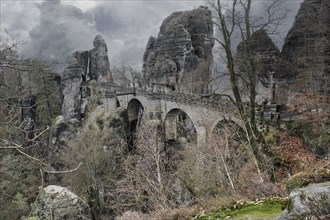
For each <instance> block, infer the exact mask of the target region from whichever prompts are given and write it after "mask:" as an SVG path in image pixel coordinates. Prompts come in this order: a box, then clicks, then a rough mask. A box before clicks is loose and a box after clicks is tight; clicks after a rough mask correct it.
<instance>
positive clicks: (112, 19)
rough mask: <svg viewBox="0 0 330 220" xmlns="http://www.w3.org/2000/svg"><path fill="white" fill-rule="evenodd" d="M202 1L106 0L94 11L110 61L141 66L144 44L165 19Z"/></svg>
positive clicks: (97, 28) (97, 27) (156, 32)
mask: <svg viewBox="0 0 330 220" xmlns="http://www.w3.org/2000/svg"><path fill="white" fill-rule="evenodd" d="M199 3H200V2H199V1H195V2H193V4H192V3H191V2H187V1H182V2H175V1H163V2H162V1H120V2H119V1H105V2H102V3H101V4H100V5H98V6H96V7H95V8H94V9H92V10H91V12H92V13H93V15H94V21H95V29H96V30H97V31H98V32H99V33H101V34H102V35H103V36H104V37H105V39H106V42H107V43H108V48H109V57H110V62H111V63H112V64H114V65H122V64H127V63H130V64H132V65H135V66H136V67H138V68H141V65H142V64H141V62H142V57H143V53H144V50H145V45H146V44H147V41H148V39H149V36H150V35H156V36H157V34H158V31H159V26H160V24H161V22H162V21H163V19H165V18H166V17H167V16H168V15H170V14H171V13H172V12H174V11H178V10H188V9H192V8H194V7H198V4H199Z"/></svg>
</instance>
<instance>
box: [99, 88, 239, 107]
mask: <svg viewBox="0 0 330 220" xmlns="http://www.w3.org/2000/svg"><path fill="white" fill-rule="evenodd" d="M101 88H102V89H103V92H104V96H105V98H115V97H116V96H118V95H126V94H134V95H137V96H144V97H146V98H147V99H149V100H165V101H168V102H176V103H178V104H185V105H191V106H196V105H200V106H202V107H205V108H215V109H226V110H227V111H228V110H229V111H230V110H234V106H233V104H232V103H231V102H230V101H229V100H228V99H226V98H223V97H222V96H219V95H210V96H208V97H205V96H204V97H202V96H201V95H197V94H189V93H178V92H173V93H165V92H153V91H146V90H144V89H143V88H126V87H123V86H120V85H116V84H113V83H101Z"/></svg>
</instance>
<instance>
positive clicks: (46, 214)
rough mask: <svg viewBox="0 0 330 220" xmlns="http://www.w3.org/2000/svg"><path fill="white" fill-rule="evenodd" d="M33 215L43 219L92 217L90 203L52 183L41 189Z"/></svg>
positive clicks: (83, 218) (74, 219) (84, 218)
mask: <svg viewBox="0 0 330 220" xmlns="http://www.w3.org/2000/svg"><path fill="white" fill-rule="evenodd" d="M33 209H34V213H33V215H34V216H35V217H36V218H37V219H42V220H63V219H67V220H69V219H70V220H87V219H91V217H90V210H89V207H88V205H87V204H86V203H85V202H84V201H83V200H82V199H81V198H79V197H78V196H77V195H76V194H74V193H73V192H71V191H70V190H68V189H67V188H64V187H61V186H56V185H50V186H47V187H45V188H43V189H41V190H40V193H39V196H38V199H37V201H36V202H35V203H34V207H33Z"/></svg>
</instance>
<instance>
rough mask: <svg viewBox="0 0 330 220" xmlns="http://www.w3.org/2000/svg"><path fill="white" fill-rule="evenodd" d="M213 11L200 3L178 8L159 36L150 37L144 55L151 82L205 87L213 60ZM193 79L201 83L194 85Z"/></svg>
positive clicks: (146, 75) (173, 86)
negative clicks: (184, 8) (189, 9)
mask: <svg viewBox="0 0 330 220" xmlns="http://www.w3.org/2000/svg"><path fill="white" fill-rule="evenodd" d="M213 45H214V41H213V24H212V17H211V11H210V10H208V9H207V8H206V7H202V6H200V7H199V8H198V9H194V10H192V11H183V12H174V13H172V14H171V15H170V16H168V17H167V18H166V19H165V20H164V21H163V23H162V25H161V27H160V31H159V34H158V37H157V38H155V37H150V38H149V41H148V43H147V46H146V51H145V53H144V56H143V75H144V78H145V80H146V81H147V83H148V85H149V86H152V85H154V84H162V85H166V86H168V87H170V88H171V89H172V90H181V91H182V90H185V89H187V87H190V89H193V88H192V86H194V87H195V88H197V87H199V88H200V89H204V88H203V87H205V86H206V85H205V83H206V81H207V80H208V79H209V76H210V64H211V62H212V47H213ZM193 83H195V84H197V83H199V84H201V85H198V86H197V85H192V84H193Z"/></svg>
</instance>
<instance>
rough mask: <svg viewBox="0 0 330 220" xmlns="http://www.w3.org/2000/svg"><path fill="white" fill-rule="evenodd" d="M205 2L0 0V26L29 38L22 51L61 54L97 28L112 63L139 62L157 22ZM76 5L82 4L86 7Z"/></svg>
mask: <svg viewBox="0 0 330 220" xmlns="http://www.w3.org/2000/svg"><path fill="white" fill-rule="evenodd" d="M301 1H302V0H289V1H285V7H286V8H288V9H291V10H292V13H290V14H289V15H288V18H287V20H286V22H285V23H284V24H283V26H282V27H281V30H282V32H285V33H286V32H287V30H288V29H289V27H291V25H292V21H293V18H294V16H295V14H296V11H297V8H298V7H299V4H300V2H301ZM255 2H256V3H257V4H256V5H254V11H255V15H256V16H261V15H262V12H263V10H264V9H263V8H262V4H263V3H262V2H263V1H255ZM266 2H267V1H266ZM78 3H79V4H78ZM87 3H91V4H90V5H91V6H89V7H84V6H86V5H85V4H87ZM203 3H204V1H138V0H137V1H97V2H94V1H93V2H92V1H87V0H86V1H69V0H65V1H64V0H62V1H60V0H47V1H14V0H13V1H1V0H0V4H1V23H0V24H1V29H3V28H6V29H7V30H9V31H10V32H13V33H20V34H22V35H23V36H24V37H25V38H26V39H27V42H26V47H25V50H24V52H25V53H27V52H28V53H29V54H35V53H38V52H42V56H43V57H44V58H50V57H57V56H60V57H62V58H63V57H65V56H63V54H64V55H70V54H71V53H72V52H73V50H86V49H88V50H89V49H91V48H92V42H93V38H94V37H95V36H96V35H97V34H101V35H103V37H104V39H105V41H106V42H107V45H108V49H109V58H110V63H111V66H112V67H113V66H114V65H121V64H127V63H130V64H133V65H135V66H136V67H138V68H141V63H142V57H143V52H144V50H145V46H146V43H147V41H148V39H149V36H150V35H154V36H157V35H158V31H159V27H160V25H161V22H162V21H163V20H164V19H165V18H166V17H167V16H168V15H170V14H171V13H172V12H174V11H179V10H189V9H193V8H196V7H198V6H199V5H200V4H203ZM70 4H75V5H76V6H73V5H70ZM77 5H79V7H82V8H83V7H84V10H85V11H83V10H82V9H80V8H79V7H78V6H77ZM284 35H285V34H282V36H281V37H282V38H283V36H284ZM277 39H280V38H277ZM280 40H281V39H280ZM282 41H283V39H282ZM279 44H280V43H279ZM279 44H278V45H279Z"/></svg>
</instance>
